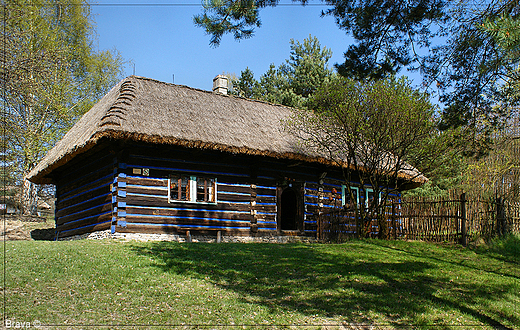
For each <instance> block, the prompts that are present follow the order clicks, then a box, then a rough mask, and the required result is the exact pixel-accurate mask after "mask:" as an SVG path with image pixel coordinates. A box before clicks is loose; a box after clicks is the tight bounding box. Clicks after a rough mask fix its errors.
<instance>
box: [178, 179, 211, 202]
mask: <svg viewBox="0 0 520 330" xmlns="http://www.w3.org/2000/svg"><path fill="white" fill-rule="evenodd" d="M174 178H175V180H178V183H177V191H175V192H174V193H173V192H172V186H171V182H172V180H173V179H174ZM183 179H187V183H186V199H185V200H183V199H181V196H182V189H183V186H182V181H183ZM199 179H204V200H203V201H200V200H197V197H198V196H197V195H198V180H199ZM208 181H209V182H212V185H211V186H210V185H208ZM209 190H213V194H211V192H210V191H209ZM175 195H177V198H172V197H173V196H175ZM206 197H207V198H206ZM210 197H212V198H211V200H210ZM168 203H194V204H217V179H216V178H211V177H206V176H199V177H198V176H195V175H184V174H176V175H171V176H170V177H169V178H168Z"/></svg>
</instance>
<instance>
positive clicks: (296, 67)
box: [232, 36, 335, 108]
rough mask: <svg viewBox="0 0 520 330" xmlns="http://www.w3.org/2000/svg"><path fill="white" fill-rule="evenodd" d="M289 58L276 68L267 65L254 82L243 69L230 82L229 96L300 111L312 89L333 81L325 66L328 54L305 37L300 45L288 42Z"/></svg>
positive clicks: (313, 38)
mask: <svg viewBox="0 0 520 330" xmlns="http://www.w3.org/2000/svg"><path fill="white" fill-rule="evenodd" d="M290 45H291V52H290V56H289V59H287V60H285V63H282V64H281V65H280V66H278V67H275V65H274V64H271V66H270V67H269V70H267V71H266V72H265V73H264V74H262V75H261V76H260V80H259V81H257V80H255V78H254V74H253V72H252V71H251V70H250V69H249V68H246V69H245V70H244V71H242V72H241V74H240V77H239V79H237V80H235V81H232V85H233V90H232V93H233V94H235V95H238V96H242V97H247V98H254V99H259V100H263V101H267V102H271V103H279V104H283V105H287V106H292V107H297V108H304V107H306V103H307V100H308V99H309V97H310V96H311V95H312V94H313V93H314V92H316V90H317V89H318V88H319V87H320V86H322V85H324V84H326V83H328V82H329V81H330V80H331V79H333V78H334V76H335V74H334V72H333V70H332V69H330V68H329V67H328V61H329V60H330V58H331V57H332V51H331V50H330V49H328V48H327V47H322V46H321V45H320V42H319V40H318V38H316V37H313V36H309V37H308V38H306V39H304V40H303V42H299V41H297V40H296V41H295V40H294V39H291V41H290Z"/></svg>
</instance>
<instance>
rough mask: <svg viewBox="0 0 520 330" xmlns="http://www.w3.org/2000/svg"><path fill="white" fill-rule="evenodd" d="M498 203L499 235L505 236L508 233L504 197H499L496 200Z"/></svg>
mask: <svg viewBox="0 0 520 330" xmlns="http://www.w3.org/2000/svg"><path fill="white" fill-rule="evenodd" d="M496 205H497V214H496V219H497V227H498V228H497V229H498V230H497V231H498V235H499V236H504V235H505V234H506V216H505V210H504V200H503V199H502V197H498V198H497V200H496Z"/></svg>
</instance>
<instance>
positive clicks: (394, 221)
mask: <svg viewBox="0 0 520 330" xmlns="http://www.w3.org/2000/svg"><path fill="white" fill-rule="evenodd" d="M395 210H396V206H395V202H394V201H392V227H394V240H397V219H396V217H397V214H395Z"/></svg>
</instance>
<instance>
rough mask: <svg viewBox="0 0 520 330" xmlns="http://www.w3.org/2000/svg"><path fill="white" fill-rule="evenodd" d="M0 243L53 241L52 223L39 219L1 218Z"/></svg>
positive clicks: (22, 217) (27, 217)
mask: <svg viewBox="0 0 520 330" xmlns="http://www.w3.org/2000/svg"><path fill="white" fill-rule="evenodd" d="M1 220H2V222H1V229H0V241H3V240H8V241H20V240H53V239H54V223H53V222H52V223H51V222H47V219H45V218H41V217H29V216H6V215H4V216H2V217H1Z"/></svg>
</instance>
